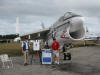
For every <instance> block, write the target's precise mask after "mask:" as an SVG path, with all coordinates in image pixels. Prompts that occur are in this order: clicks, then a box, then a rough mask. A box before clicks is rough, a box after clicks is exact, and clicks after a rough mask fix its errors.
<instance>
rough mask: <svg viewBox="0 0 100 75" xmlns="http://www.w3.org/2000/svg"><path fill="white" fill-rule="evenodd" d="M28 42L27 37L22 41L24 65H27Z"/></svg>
mask: <svg viewBox="0 0 100 75" xmlns="http://www.w3.org/2000/svg"><path fill="white" fill-rule="evenodd" d="M29 49H30V44H29V41H28V39H27V38H25V40H24V41H23V42H22V53H23V54H24V66H26V65H28V57H29Z"/></svg>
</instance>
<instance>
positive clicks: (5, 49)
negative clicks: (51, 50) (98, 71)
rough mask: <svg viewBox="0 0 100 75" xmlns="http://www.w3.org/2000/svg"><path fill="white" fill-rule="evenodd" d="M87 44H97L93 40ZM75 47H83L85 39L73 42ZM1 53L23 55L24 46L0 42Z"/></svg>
mask: <svg viewBox="0 0 100 75" xmlns="http://www.w3.org/2000/svg"><path fill="white" fill-rule="evenodd" d="M86 45H88V46H93V45H95V43H94V42H92V41H87V42H86ZM73 46H74V47H81V46H84V42H83V41H77V42H74V43H73ZM31 51H32V44H31ZM0 54H8V55H9V56H21V55H22V48H21V43H8V44H7V43H0Z"/></svg>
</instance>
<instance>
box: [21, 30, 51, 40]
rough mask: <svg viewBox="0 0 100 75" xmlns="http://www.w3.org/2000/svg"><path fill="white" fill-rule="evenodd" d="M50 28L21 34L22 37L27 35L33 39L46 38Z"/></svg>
mask: <svg viewBox="0 0 100 75" xmlns="http://www.w3.org/2000/svg"><path fill="white" fill-rule="evenodd" d="M49 31H50V29H49V28H47V29H41V30H38V31H35V32H32V33H27V34H24V35H21V36H20V37H21V39H24V38H25V37H28V38H29V39H31V40H36V39H46V37H47V34H48V33H49Z"/></svg>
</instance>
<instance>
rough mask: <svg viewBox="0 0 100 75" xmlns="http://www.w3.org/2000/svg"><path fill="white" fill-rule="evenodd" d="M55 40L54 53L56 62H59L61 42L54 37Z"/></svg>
mask: <svg viewBox="0 0 100 75" xmlns="http://www.w3.org/2000/svg"><path fill="white" fill-rule="evenodd" d="M53 40H54V42H53V43H52V49H53V54H54V63H55V64H59V47H60V46H59V42H57V41H56V39H53Z"/></svg>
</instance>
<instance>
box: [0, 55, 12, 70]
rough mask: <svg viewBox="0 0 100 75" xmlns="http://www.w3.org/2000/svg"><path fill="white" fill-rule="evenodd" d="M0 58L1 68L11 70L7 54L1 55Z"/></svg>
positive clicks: (10, 62) (10, 61)
mask: <svg viewBox="0 0 100 75" xmlns="http://www.w3.org/2000/svg"><path fill="white" fill-rule="evenodd" d="M0 58H1V62H2V68H8V69H9V68H10V67H11V68H13V63H12V60H11V59H9V57H8V55H7V54H2V55H0Z"/></svg>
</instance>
